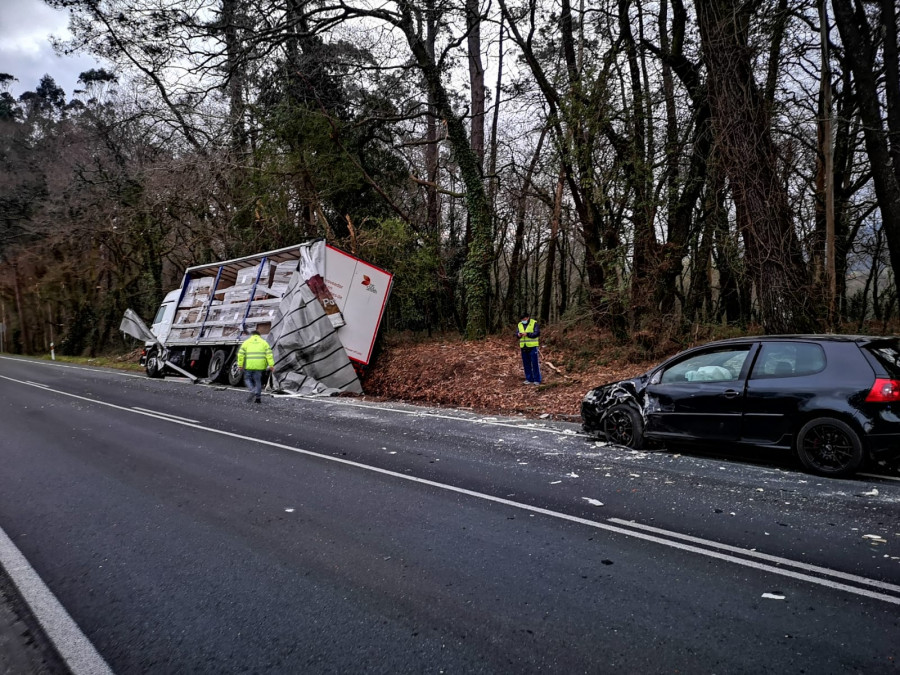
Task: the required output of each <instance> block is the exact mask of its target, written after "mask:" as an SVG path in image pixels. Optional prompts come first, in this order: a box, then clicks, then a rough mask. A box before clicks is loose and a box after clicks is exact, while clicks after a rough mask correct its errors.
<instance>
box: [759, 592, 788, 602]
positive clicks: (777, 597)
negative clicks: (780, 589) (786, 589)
mask: <svg viewBox="0 0 900 675" xmlns="http://www.w3.org/2000/svg"><path fill="white" fill-rule="evenodd" d="M762 597H764V598H765V599H766V600H784V596H783V595H782V594H781V593H777V592H776V593H763V594H762Z"/></svg>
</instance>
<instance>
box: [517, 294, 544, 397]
mask: <svg viewBox="0 0 900 675" xmlns="http://www.w3.org/2000/svg"><path fill="white" fill-rule="evenodd" d="M540 335H541V329H540V328H539V327H538V323H537V321H535V320H534V319H532V318H531V315H530V314H529V313H528V312H523V313H522V319H521V320H520V321H519V323H518V325H517V326H516V337H517V338H519V347H520V348H521V349H522V367H523V368H524V369H525V382H526V383H527V384H540V383H541V367H540V365H539V364H538V346H539V344H540V341H539V339H538V338H539V337H540Z"/></svg>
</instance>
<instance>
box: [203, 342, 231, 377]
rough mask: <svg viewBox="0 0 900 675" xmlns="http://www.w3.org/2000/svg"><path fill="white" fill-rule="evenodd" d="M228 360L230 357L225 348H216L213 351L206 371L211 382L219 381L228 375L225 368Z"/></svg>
mask: <svg viewBox="0 0 900 675" xmlns="http://www.w3.org/2000/svg"><path fill="white" fill-rule="evenodd" d="M227 361H228V357H227V356H226V355H225V351H224V350H223V349H216V350H215V351H214V352H213V353H212V356H210V357H209V368H208V369H207V371H206V373H207V376H208V377H209V381H210V382H218V381H220V380H221V379H222V378H223V376H225V375H227V373H226V370H225V364H226V362H227Z"/></svg>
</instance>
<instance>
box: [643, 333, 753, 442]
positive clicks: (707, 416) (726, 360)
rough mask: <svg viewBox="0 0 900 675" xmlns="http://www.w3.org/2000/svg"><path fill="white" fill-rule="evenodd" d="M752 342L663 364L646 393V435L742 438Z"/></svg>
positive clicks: (701, 350) (693, 353)
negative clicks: (745, 389)
mask: <svg viewBox="0 0 900 675" xmlns="http://www.w3.org/2000/svg"><path fill="white" fill-rule="evenodd" d="M756 349H757V344H756V343H755V342H746V343H733V344H728V345H717V346H713V347H709V348H705V349H700V350H697V351H694V352H690V353H688V354H686V355H684V356H682V357H680V358H678V359H677V360H675V361H673V362H670V363H667V364H665V365H664V366H663V367H662V368H660V369H659V370H658V371H657V372H655V373H654V374H653V375H652V376H651V379H650V384H648V385H647V389H646V393H645V397H646V398H645V400H646V405H645V410H646V415H647V425H646V434H647V435H648V436H649V437H653V438H659V439H679V440H685V441H734V440H737V439H738V438H739V437H740V433H741V415H742V413H743V407H744V387H745V384H746V377H747V375H746V373H747V370H748V369H749V365H750V362H751V361H752V359H751V355H752V354H753V353H754V352H755V351H756Z"/></svg>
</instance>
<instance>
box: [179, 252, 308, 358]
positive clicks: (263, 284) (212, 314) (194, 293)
mask: <svg viewBox="0 0 900 675" xmlns="http://www.w3.org/2000/svg"><path fill="white" fill-rule="evenodd" d="M296 267H297V261H296V260H293V261H287V262H283V263H280V264H279V265H273V264H269V263H260V265H255V266H253V267H245V268H242V269H239V270H238V271H237V275H236V277H235V280H234V284H233V285H227V282H226V283H223V282H221V281H220V283H219V287H217V288H216V289H215V290H213V284H214V283H215V279H214V278H213V277H200V278H197V279H191V280H190V282H189V283H188V286H187V290H186V291H185V293H184V296H183V297H182V299H181V302H180V303H179V305H178V311H177V313H176V314H175V324H174V326H173V327H172V333H171V337H170V341H172V342H197V341H201V340H203V341H205V340H216V341H219V340H225V341H231V340H235V341H237V340H240V339H241V338H242V337H246V334H247V333H249V332H250V331H252V330H254V329H256V330H258V331H259V332H260V333H262V334H263V335H266V334H267V333H268V332H269V330H270V329H271V326H272V319H273V318H274V316H275V312H276V310H277V309H278V305H279V303H280V302H281V296H282V295H284V291H285V290H286V288H287V282H288V280H289V279H290V277H291V274H293V272H294V270H295V269H296ZM251 294H252V298H251ZM251 299H252V302H250V301H251ZM248 303H249V307H248Z"/></svg>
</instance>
